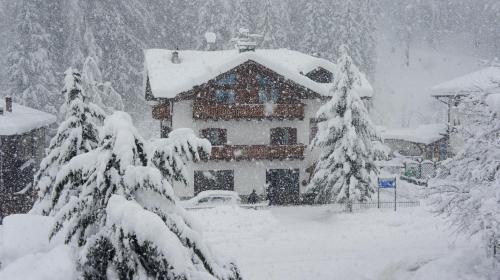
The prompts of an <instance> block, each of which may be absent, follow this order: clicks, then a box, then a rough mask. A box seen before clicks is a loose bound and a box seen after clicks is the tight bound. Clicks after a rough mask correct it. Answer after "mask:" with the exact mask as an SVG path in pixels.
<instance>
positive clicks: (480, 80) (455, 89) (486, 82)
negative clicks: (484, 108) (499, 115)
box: [431, 66, 500, 154]
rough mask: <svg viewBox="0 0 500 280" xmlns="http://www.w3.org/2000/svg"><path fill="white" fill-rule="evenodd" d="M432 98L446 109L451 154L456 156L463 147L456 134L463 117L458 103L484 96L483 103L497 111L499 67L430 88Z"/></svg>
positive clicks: (499, 96) (499, 84) (499, 79)
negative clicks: (475, 96)
mask: <svg viewBox="0 0 500 280" xmlns="http://www.w3.org/2000/svg"><path fill="white" fill-rule="evenodd" d="M431 94H432V96H433V97H434V98H436V99H437V100H439V101H441V102H442V103H444V104H446V106H447V107H448V113H447V122H448V125H449V127H448V135H449V143H448V145H449V146H450V152H451V154H456V153H457V152H458V151H459V149H460V147H462V145H463V139H461V138H460V136H459V135H458V134H457V133H456V129H454V127H455V126H457V125H460V123H461V122H462V121H463V117H464V116H462V115H461V114H460V113H459V112H458V110H457V106H458V105H459V104H460V101H461V100H462V99H463V98H464V97H466V96H469V95H483V94H484V95H485V99H486V100H485V101H486V102H488V103H490V106H491V108H492V109H493V110H497V111H499V109H500V104H499V103H498V102H496V101H497V100H499V99H500V67H498V66H496V67H495V66H492V67H487V68H484V69H482V70H479V71H476V72H473V73H470V74H467V75H464V76H461V77H458V78H455V79H452V80H450V81H447V82H444V83H441V84H438V85H436V86H434V87H432V88H431Z"/></svg>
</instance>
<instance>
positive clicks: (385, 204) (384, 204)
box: [240, 200, 420, 212]
mask: <svg viewBox="0 0 500 280" xmlns="http://www.w3.org/2000/svg"><path fill="white" fill-rule="evenodd" d="M350 205H351V210H352V211H360V210H364V209H372V208H380V209H394V201H380V202H376V201H375V202H355V203H351V204H348V203H332V204H313V205H305V204H297V205H293V206H294V207H321V206H330V207H332V208H333V209H334V210H336V211H346V212H349V211H351V210H350V209H349V206H350ZM240 206H241V207H242V208H247V209H255V210H261V209H268V208H279V207H290V206H292V205H272V206H269V205H265V204H262V203H261V204H242V205H240ZM419 206H420V201H417V200H415V201H397V202H396V208H398V209H399V208H413V207H419Z"/></svg>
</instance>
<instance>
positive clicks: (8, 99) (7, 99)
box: [5, 96, 12, 112]
mask: <svg viewBox="0 0 500 280" xmlns="http://www.w3.org/2000/svg"><path fill="white" fill-rule="evenodd" d="M5 111H6V112H12V97H10V96H6V97H5Z"/></svg>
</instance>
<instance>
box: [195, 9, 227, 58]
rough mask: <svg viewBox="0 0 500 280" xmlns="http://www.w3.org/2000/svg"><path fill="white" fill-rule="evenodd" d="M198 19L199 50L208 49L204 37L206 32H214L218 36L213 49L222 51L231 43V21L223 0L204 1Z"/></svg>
mask: <svg viewBox="0 0 500 280" xmlns="http://www.w3.org/2000/svg"><path fill="white" fill-rule="evenodd" d="M198 19H199V22H198V34H199V35H198V38H199V40H198V49H205V48H206V45H207V43H206V42H205V36H204V34H205V33H206V32H213V33H215V35H216V36H217V40H216V42H215V44H214V45H213V46H212V49H216V50H221V49H223V48H224V46H225V45H227V44H228V43H229V40H230V39H231V38H230V37H231V36H230V35H231V31H230V30H229V28H230V26H231V20H230V18H229V15H228V13H227V9H226V6H225V5H224V3H223V2H222V1H221V0H206V1H202V3H201V6H200V9H199V17H198Z"/></svg>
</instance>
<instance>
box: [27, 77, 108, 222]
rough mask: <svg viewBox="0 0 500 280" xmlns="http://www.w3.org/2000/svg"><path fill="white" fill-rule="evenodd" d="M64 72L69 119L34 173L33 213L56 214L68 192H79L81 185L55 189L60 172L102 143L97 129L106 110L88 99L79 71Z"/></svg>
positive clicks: (54, 138) (63, 123)
mask: <svg viewBox="0 0 500 280" xmlns="http://www.w3.org/2000/svg"><path fill="white" fill-rule="evenodd" d="M65 74H66V76H65V79H64V87H63V90H62V93H63V95H64V96H65V99H66V101H65V104H64V105H63V107H65V108H66V109H65V110H64V111H66V118H65V120H64V121H63V122H62V123H61V124H60V126H59V128H58V130H57V133H56V135H55V136H54V137H53V138H52V140H51V141H50V146H49V149H48V154H47V156H46V157H45V158H44V159H43V160H42V162H41V163H40V169H39V171H38V172H37V173H36V175H35V182H34V186H35V188H36V189H37V191H38V198H37V201H36V202H35V205H34V206H33V209H32V210H31V212H32V213H37V214H43V215H50V214H54V213H55V212H57V211H58V209H59V208H60V207H61V205H63V204H64V203H65V202H66V199H68V193H72V194H75V192H76V193H78V188H76V189H71V190H69V189H64V190H62V189H56V188H54V182H55V180H56V176H57V172H58V171H59V170H60V169H61V168H62V167H63V166H64V165H65V164H67V163H68V162H69V161H70V160H71V159H72V158H73V157H75V156H77V155H80V154H83V153H86V152H89V151H90V150H92V149H94V148H96V147H97V144H98V143H99V134H98V128H99V126H100V124H101V123H102V121H103V120H104V117H105V115H104V112H103V111H102V110H101V109H100V108H99V107H97V106H95V105H93V104H89V103H88V102H86V100H85V99H86V98H87V96H86V94H85V92H84V91H83V87H82V81H81V76H80V73H79V72H78V71H76V70H75V69H71V68H70V69H68V70H67V71H66V72H65ZM56 202H58V203H56Z"/></svg>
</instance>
